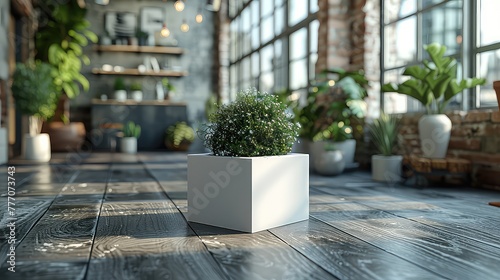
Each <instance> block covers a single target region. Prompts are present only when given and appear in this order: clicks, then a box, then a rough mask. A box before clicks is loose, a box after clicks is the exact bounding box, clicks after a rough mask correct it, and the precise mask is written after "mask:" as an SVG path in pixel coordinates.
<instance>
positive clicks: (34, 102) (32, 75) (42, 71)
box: [12, 62, 58, 162]
mask: <svg viewBox="0 0 500 280" xmlns="http://www.w3.org/2000/svg"><path fill="white" fill-rule="evenodd" d="M52 71H53V68H52V66H50V64H47V63H42V62H28V63H26V64H22V63H18V64H17V65H16V70H15V72H14V76H13V83H12V95H13V97H14V99H15V101H16V108H18V109H19V110H20V111H21V113H22V114H23V115H28V116H29V133H28V134H25V135H24V138H23V145H22V153H23V156H24V158H25V159H27V160H33V161H39V162H47V161H49V160H50V157H51V152H50V137H49V135H48V134H47V133H40V131H41V129H42V123H43V121H44V120H47V119H48V118H50V117H52V116H53V115H54V112H55V109H56V104H57V100H58V95H57V93H56V87H55V85H54V83H53V78H52Z"/></svg>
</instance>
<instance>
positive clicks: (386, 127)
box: [368, 112, 403, 182]
mask: <svg viewBox="0 0 500 280" xmlns="http://www.w3.org/2000/svg"><path fill="white" fill-rule="evenodd" d="M368 129H369V133H370V135H371V140H372V142H373V144H375V148H376V149H377V151H378V152H379V153H380V154H377V155H373V156H372V178H373V180H375V181H383V182H397V181H400V179H401V164H402V162H403V156H401V155H395V154H394V153H393V152H394V147H395V146H396V144H397V140H398V133H399V118H397V117H396V116H394V115H388V114H385V113H384V112H382V113H381V114H380V117H379V118H377V119H375V120H373V123H371V124H369V125H368Z"/></svg>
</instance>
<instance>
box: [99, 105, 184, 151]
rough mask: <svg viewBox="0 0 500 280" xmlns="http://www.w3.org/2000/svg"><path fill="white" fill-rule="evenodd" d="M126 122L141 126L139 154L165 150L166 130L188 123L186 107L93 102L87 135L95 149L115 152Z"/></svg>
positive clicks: (138, 145)
mask: <svg viewBox="0 0 500 280" xmlns="http://www.w3.org/2000/svg"><path fill="white" fill-rule="evenodd" d="M128 121H133V122H135V123H136V124H139V125H140V126H141V129H142V132H141V136H140V137H139V139H138V141H137V148H138V150H139V151H155V150H164V149H166V147H165V144H164V133H165V130H166V129H167V127H169V126H170V125H172V124H175V123H176V122H179V121H185V122H187V107H186V104H184V103H172V102H168V101H142V102H135V101H131V100H127V101H125V102H117V101H100V100H94V101H93V102H92V131H91V133H90V135H91V142H92V144H93V146H94V148H95V149H96V150H114V149H115V148H116V144H117V142H118V141H117V135H119V134H118V133H119V132H120V131H121V126H122V125H123V124H125V123H126V122H128Z"/></svg>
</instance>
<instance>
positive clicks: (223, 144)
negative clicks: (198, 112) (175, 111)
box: [203, 90, 300, 157]
mask: <svg viewBox="0 0 500 280" xmlns="http://www.w3.org/2000/svg"><path fill="white" fill-rule="evenodd" d="M286 109H287V106H286V105H285V104H283V103H282V102H280V101H279V98H278V97H277V96H275V95H271V94H267V93H261V92H258V91H256V90H248V91H246V92H240V93H239V94H238V96H237V98H236V100H235V101H234V102H232V103H230V104H227V105H221V106H219V108H218V110H217V111H216V112H215V113H214V114H212V115H211V116H210V117H209V122H210V123H209V124H207V125H206V127H205V129H204V131H203V134H204V142H205V146H206V147H207V148H209V149H210V150H211V151H212V153H213V154H214V155H216V156H234V157H254V156H273V155H285V154H287V153H289V152H290V151H291V150H292V145H293V143H294V142H295V140H296V139H297V137H298V132H299V128H300V126H299V124H298V123H295V122H293V121H292V118H293V116H292V115H291V114H289V113H287V111H286Z"/></svg>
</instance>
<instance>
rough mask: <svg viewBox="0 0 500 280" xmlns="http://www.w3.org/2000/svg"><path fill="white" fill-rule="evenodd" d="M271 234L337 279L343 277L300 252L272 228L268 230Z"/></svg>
mask: <svg viewBox="0 0 500 280" xmlns="http://www.w3.org/2000/svg"><path fill="white" fill-rule="evenodd" d="M267 231H268V232H269V233H270V234H271V235H273V236H274V237H276V238H277V239H279V240H281V242H283V243H284V244H286V245H288V247H290V248H292V250H294V251H295V252H297V253H298V254H299V255H302V256H303V257H304V258H306V259H307V260H309V261H310V262H311V263H313V264H315V265H317V266H318V267H320V268H321V269H322V270H323V271H325V272H326V273H328V274H330V275H332V276H333V277H335V278H337V279H342V278H340V277H338V276H337V275H335V274H333V273H331V272H330V271H328V270H327V269H326V268H324V267H323V266H322V265H321V264H320V263H317V262H315V261H314V260H312V259H311V258H309V257H308V256H307V255H305V254H303V253H302V252H300V251H299V250H297V249H295V247H294V246H292V245H291V244H290V243H288V242H286V241H285V240H284V239H283V238H281V237H279V236H278V235H276V234H274V233H273V232H272V229H270V230H267Z"/></svg>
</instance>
